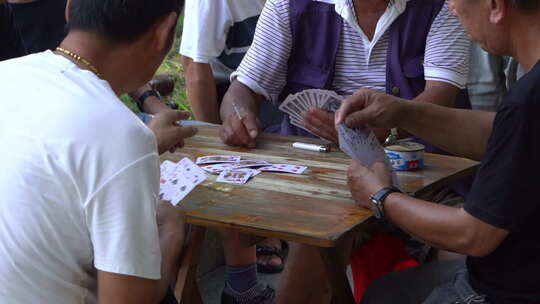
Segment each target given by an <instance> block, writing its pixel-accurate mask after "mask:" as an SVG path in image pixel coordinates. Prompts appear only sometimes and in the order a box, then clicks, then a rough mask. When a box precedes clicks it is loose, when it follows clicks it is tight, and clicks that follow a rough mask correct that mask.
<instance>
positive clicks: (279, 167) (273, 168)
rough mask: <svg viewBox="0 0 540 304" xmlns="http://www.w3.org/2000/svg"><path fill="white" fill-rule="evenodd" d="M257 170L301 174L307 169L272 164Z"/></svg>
mask: <svg viewBox="0 0 540 304" xmlns="http://www.w3.org/2000/svg"><path fill="white" fill-rule="evenodd" d="M259 170H261V171H272V172H285V173H293V174H303V173H304V172H305V171H306V170H307V167H304V166H297V165H287V164H274V165H271V166H267V167H262V168H259Z"/></svg>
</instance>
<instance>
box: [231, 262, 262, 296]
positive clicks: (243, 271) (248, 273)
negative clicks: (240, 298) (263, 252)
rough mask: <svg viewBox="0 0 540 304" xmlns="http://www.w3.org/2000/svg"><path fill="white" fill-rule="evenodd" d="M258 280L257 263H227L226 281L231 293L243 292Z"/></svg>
mask: <svg viewBox="0 0 540 304" xmlns="http://www.w3.org/2000/svg"><path fill="white" fill-rule="evenodd" d="M258 282H259V280H258V278H257V264H249V265H245V266H228V265H227V283H229V284H228V287H230V289H232V290H231V291H232V292H233V293H237V294H238V293H243V292H246V291H248V290H250V289H251V288H253V286H255V285H257V283H258Z"/></svg>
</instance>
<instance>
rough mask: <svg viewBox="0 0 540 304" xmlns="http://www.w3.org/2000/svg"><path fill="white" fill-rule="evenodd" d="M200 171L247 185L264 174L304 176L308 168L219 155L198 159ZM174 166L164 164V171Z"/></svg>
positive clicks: (221, 180)
mask: <svg viewBox="0 0 540 304" xmlns="http://www.w3.org/2000/svg"><path fill="white" fill-rule="evenodd" d="M197 163H198V164H199V165H204V166H201V167H200V169H202V170H204V171H206V172H208V173H211V174H217V175H219V176H218V177H217V179H216V181H217V182H220V183H228V184H245V183H247V182H248V181H249V180H250V179H251V178H253V177H255V176H257V175H259V174H261V173H262V172H281V173H292V174H303V173H304V172H305V171H306V170H307V167H305V166H298V165H290V164H272V163H270V162H267V161H265V160H256V159H244V160H242V159H241V157H240V156H233V155H218V156H203V157H199V158H197ZM171 164H174V163H172V162H167V161H165V162H163V164H162V167H164V168H162V170H168V167H169V166H171Z"/></svg>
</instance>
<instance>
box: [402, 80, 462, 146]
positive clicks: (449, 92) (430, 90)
mask: <svg viewBox="0 0 540 304" xmlns="http://www.w3.org/2000/svg"><path fill="white" fill-rule="evenodd" d="M458 93H459V89H458V88H457V87H455V86H453V85H451V84H448V83H444V82H439V81H427V82H426V87H425V89H424V91H423V92H422V93H420V95H418V96H416V97H415V98H414V99H413V101H418V102H426V103H432V104H436V105H440V106H444V107H449V108H453V107H454V106H455V104H456V98H457V95H458ZM399 135H400V138H407V137H411V136H414V135H413V134H410V133H409V132H407V131H405V130H403V129H401V130H399Z"/></svg>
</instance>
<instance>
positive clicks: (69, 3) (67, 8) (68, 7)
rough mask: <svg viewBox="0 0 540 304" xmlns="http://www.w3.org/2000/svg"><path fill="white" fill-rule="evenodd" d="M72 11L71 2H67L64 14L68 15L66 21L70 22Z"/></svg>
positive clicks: (69, 0)
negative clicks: (70, 12)
mask: <svg viewBox="0 0 540 304" xmlns="http://www.w3.org/2000/svg"><path fill="white" fill-rule="evenodd" d="M70 10H71V0H67V3H66V10H65V11H64V14H65V15H66V21H69V11H70Z"/></svg>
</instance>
